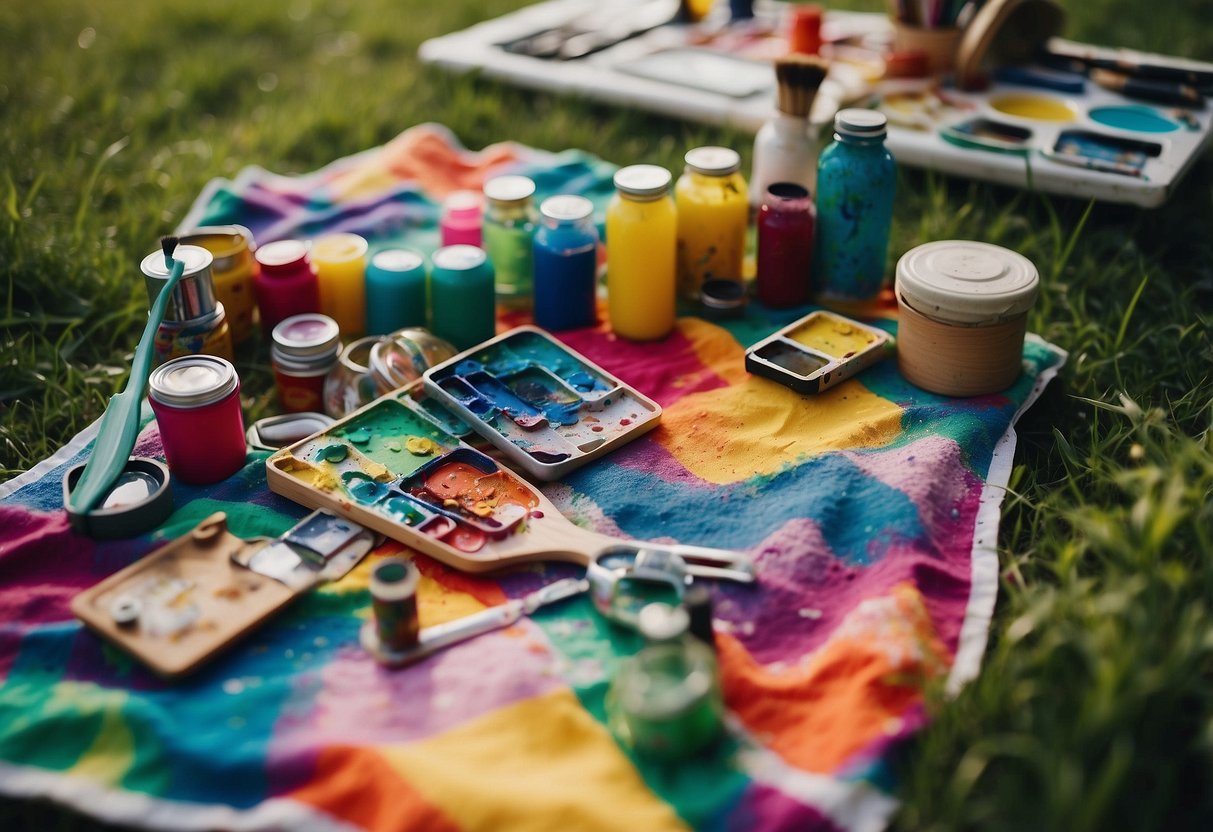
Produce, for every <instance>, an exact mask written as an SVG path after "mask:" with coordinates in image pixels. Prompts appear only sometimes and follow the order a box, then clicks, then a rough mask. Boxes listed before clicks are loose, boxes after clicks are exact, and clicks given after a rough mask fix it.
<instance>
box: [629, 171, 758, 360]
mask: <svg viewBox="0 0 1213 832" xmlns="http://www.w3.org/2000/svg"><path fill="white" fill-rule="evenodd" d="M671 179H672V177H671V175H670V172H669V171H668V170H666V169H665V168H661V167H658V166H656V165H631V166H629V167H626V168H621V169H620V170H619V171H618V172H617V173H616V174H615V189H616V193H615V196H614V197H612V198H611V203H610V205H609V206H608V207H607V215H606V248H607V309H608V314H609V315H610V319H611V329H612V330H613V331H614V332H615V334H616V335H618V336H620V337H621V338H627V339H629V340H633V341H652V340H656V339H658V338H664V337H665V336H666V335H668V334H669V333H670V330H672V329H673V328H674V300H675V286H674V282H675V276H676V269H677V262H676V258H677V243H678V236H677V235H678V227H677V225H678V223H677V216H678V213H677V210H676V209H675V207H674V200H673V199H671V198H670V194H669V188H670V180H671ZM744 196H745V195H744V192H743V194H742V199H743V201H744Z"/></svg>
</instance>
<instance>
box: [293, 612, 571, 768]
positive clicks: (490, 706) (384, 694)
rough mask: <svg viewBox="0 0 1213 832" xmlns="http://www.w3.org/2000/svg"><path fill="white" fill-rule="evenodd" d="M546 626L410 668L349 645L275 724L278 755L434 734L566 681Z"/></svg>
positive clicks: (489, 638)
mask: <svg viewBox="0 0 1213 832" xmlns="http://www.w3.org/2000/svg"><path fill="white" fill-rule="evenodd" d="M555 662H556V656H555V654H554V653H553V652H552V651H551V650H550V648H549V647H548V644H547V642H546V640H545V639H544V637H543V636H542V634H541V631H540V630H539V628H538V627H536V626H535V625H534V624H531V623H529V622H528V623H523V624H519V625H516V626H515V627H511V628H509V629H507V630H503V631H499V632H496V633H490V634H488V635H484V636H480V637H479V638H475V639H472V640H471V641H469V642H466V643H464V644H461V645H459V646H457V647H452V648H451V649H449V650H446V651H444V652H442V653H440V654H438V655H436V656H434V657H432V658H430V659H428V660H426V661H424V662H422V663H421V664H418V665H415V666H413V667H409V668H405V669H402V670H389V669H385V668H382V667H380V666H379V665H378V664H376V663H375V661H374V660H373V659H372V658H371V656H370V655H369V654H368V653H366V652H364V651H363V650H360V649H349V650H343V651H341V652H340V653H338V654H337V656H336V657H335V658H334V659H333V661H332V662H330V663H329V664H327V665H326V666H325V667H324V668H323V670H322V671H321V673H320V675H319V679H318V680H317V678H316V677H312V678H311V679H310V680H309V683H310V684H309V685H308V686H307V687H306V689H300V690H299V691H297V694H296V695H297V696H306V697H307V698H308V700H309V701H308V703H307V704H306V705H304V704H302V703H294V704H288V705H287V706H286V707H285V708H284V709H283V711H284V714H287V715H284V716H283V717H282V718H281V719H279V720H278V722H277V724H276V725H275V728H274V734H275V740H274V742H273V746H272V748H271V752H270V753H271V757H272V758H273V759H279V760H286V759H290V758H292V757H296V756H297V755H300V754H308V753H309V752H314V751H318V750H319V749H320V748H322V747H324V746H327V745H334V744H345V745H361V744H369V745H392V744H399V743H406V742H412V741H416V740H420V739H424V738H426V737H432V736H435V735H438V734H441V733H442V732H443V731H447V730H449V729H451V728H453V727H455V726H456V725H460V724H462V723H464V722H467V721H468V720H470V719H474V718H476V717H479V716H483V715H485V714H488V713H490V712H492V711H495V710H497V709H498V708H502V707H504V706H506V705H511V704H513V703H515V702H520V701H522V700H524V699H530V698H532V697H535V696H541V695H543V694H545V693H549V692H551V691H553V690H556V689H558V688H561V687H563V686H564V683H563V682H562V681H561V677H560V674H559V673H558V672H557V671H556V667H555Z"/></svg>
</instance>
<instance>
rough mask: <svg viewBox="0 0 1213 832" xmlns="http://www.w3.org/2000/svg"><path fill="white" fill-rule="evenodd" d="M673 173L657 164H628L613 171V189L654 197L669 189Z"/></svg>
mask: <svg viewBox="0 0 1213 832" xmlns="http://www.w3.org/2000/svg"><path fill="white" fill-rule="evenodd" d="M673 178H674V177H673V175H672V174H671V173H670V172H669V171H668V170H666V169H665V168H663V167H660V166H658V165H628V166H627V167H626V168H620V169H619V170H617V171H615V180H614V181H615V189H616V190H617V191H619V192H620V193H622V194H627V195H628V196H632V197H638V198H641V199H644V198H645V197H648V198H649V199H656V198H657V197H659V196H661V195H663V194H664V193H665V192H666V191H668V190H669V189H670V182H672V181H673Z"/></svg>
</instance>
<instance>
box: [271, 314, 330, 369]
mask: <svg viewBox="0 0 1213 832" xmlns="http://www.w3.org/2000/svg"><path fill="white" fill-rule="evenodd" d="M273 339H274V349H275V350H277V351H279V352H281V353H283V354H285V355H289V356H294V357H297V358H303V357H307V356H315V355H326V354H329V353H335V352H336V351H337V350H338V349H340V347H341V330H340V329H339V328H338V327H337V322H336V321H334V320H333V319H332V318H330V317H329V316H328V315H321V314H320V313H319V312H305V313H304V314H302V315H292V316H291V317H289V318H287V319H285V320H283V321H281V322H280V323H279V324H278V325H277V326H275V327H274V332H273Z"/></svg>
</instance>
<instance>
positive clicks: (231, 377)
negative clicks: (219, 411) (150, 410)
mask: <svg viewBox="0 0 1213 832" xmlns="http://www.w3.org/2000/svg"><path fill="white" fill-rule="evenodd" d="M239 384H240V379H239V378H238V377H237V375H236V368H235V367H233V366H232V364H231V362H230V361H227V360H225V359H223V358H219V357H218V356H214V355H190V356H185V357H183V358H175V359H173V360H172V361H170V362H168V363H167V364H164V365H162V366H160V367H158V368H156V370H155V371H154V372H153V373H152V375H151V378H149V379H148V388H149V390H150V394H151V397H152V398H153V399H155V400H156V401H158V402H160V403H161V404H166V405H169V406H170V407H179V408H189V409H193V408H199V407H206V406H207V405H209V404H214V403H215V402H218V401H222V400H223V399H224V398H226V397H227V396H229V395H231V393H232V392H233V391H235V390H236V388H237V387H238V386H239ZM243 433H244V431H241V434H243Z"/></svg>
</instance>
